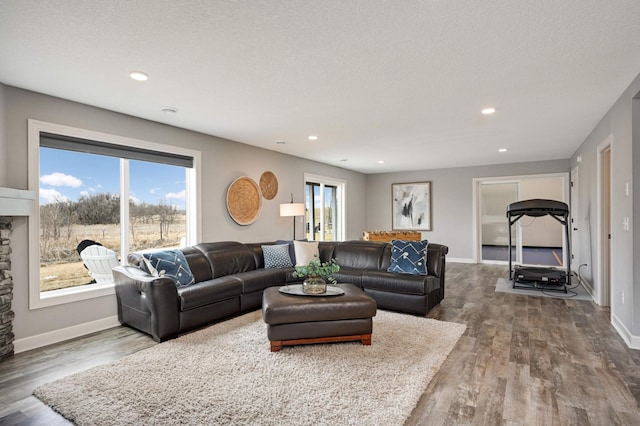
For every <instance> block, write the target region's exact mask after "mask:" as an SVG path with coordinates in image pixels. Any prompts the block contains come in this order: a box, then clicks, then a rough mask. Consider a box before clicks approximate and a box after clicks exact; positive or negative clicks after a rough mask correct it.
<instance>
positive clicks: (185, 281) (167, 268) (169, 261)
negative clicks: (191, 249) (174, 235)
mask: <svg viewBox="0 0 640 426" xmlns="http://www.w3.org/2000/svg"><path fill="white" fill-rule="evenodd" d="M142 257H144V259H146V261H148V262H145V263H147V267H149V269H150V272H151V274H152V275H157V276H159V277H162V276H164V277H170V278H173V280H174V281H175V282H176V287H182V286H186V285H191V284H193V283H195V281H196V280H195V278H194V277H193V274H192V273H191V268H189V264H188V263H187V259H186V258H185V257H184V254H183V253H182V252H181V251H180V250H163V251H156V252H151V253H143V254H142ZM152 268H153V269H152ZM154 272H155V273H154Z"/></svg>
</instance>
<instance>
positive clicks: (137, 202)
mask: <svg viewBox="0 0 640 426" xmlns="http://www.w3.org/2000/svg"><path fill="white" fill-rule="evenodd" d="M129 201H133V204H140V199H139V198H137V197H135V196H133V195H129Z"/></svg>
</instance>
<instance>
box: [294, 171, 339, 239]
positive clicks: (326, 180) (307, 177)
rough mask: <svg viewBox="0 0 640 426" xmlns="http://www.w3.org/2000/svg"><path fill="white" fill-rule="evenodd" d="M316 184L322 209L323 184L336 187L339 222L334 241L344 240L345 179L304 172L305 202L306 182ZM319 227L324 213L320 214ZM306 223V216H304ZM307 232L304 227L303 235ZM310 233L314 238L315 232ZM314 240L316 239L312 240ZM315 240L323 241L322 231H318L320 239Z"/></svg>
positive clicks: (322, 223) (322, 224) (322, 222)
mask: <svg viewBox="0 0 640 426" xmlns="http://www.w3.org/2000/svg"><path fill="white" fill-rule="evenodd" d="M309 183H311V184H318V185H320V205H321V207H322V209H323V210H324V188H325V186H334V187H336V203H337V208H338V213H337V214H336V217H337V219H338V221H339V224H336V226H337V227H338V230H337V231H336V241H344V240H345V236H346V235H347V220H346V218H347V204H346V202H345V201H346V199H347V195H346V194H347V181H345V180H342V179H337V178H332V177H327V176H320V175H315V174H311V173H305V174H304V194H305V202H306V193H307V184H309ZM320 222H321V227H320V228H321V229H323V227H324V214H321V215H320ZM305 224H306V218H305ZM306 234H307V232H306V229H305V235H306ZM311 235H313V236H314V238H315V232H312V233H311ZM313 241H316V240H313ZM317 241H324V233H322V232H321V233H320V239H319V240H317Z"/></svg>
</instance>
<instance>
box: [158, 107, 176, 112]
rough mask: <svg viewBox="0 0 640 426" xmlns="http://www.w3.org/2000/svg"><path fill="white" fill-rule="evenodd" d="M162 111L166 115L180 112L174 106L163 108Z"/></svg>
mask: <svg viewBox="0 0 640 426" xmlns="http://www.w3.org/2000/svg"><path fill="white" fill-rule="evenodd" d="M160 111H162V112H164V113H165V114H175V113H177V112H178V108H174V107H172V106H163V107H160Z"/></svg>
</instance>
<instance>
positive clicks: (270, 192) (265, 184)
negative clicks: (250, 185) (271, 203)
mask: <svg viewBox="0 0 640 426" xmlns="http://www.w3.org/2000/svg"><path fill="white" fill-rule="evenodd" d="M260 190H261V191H262V196H263V197H264V198H265V199H266V200H273V197H275V196H276V194H277V193H278V179H277V178H276V175H274V174H273V173H272V172H264V173H263V174H262V176H260Z"/></svg>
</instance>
